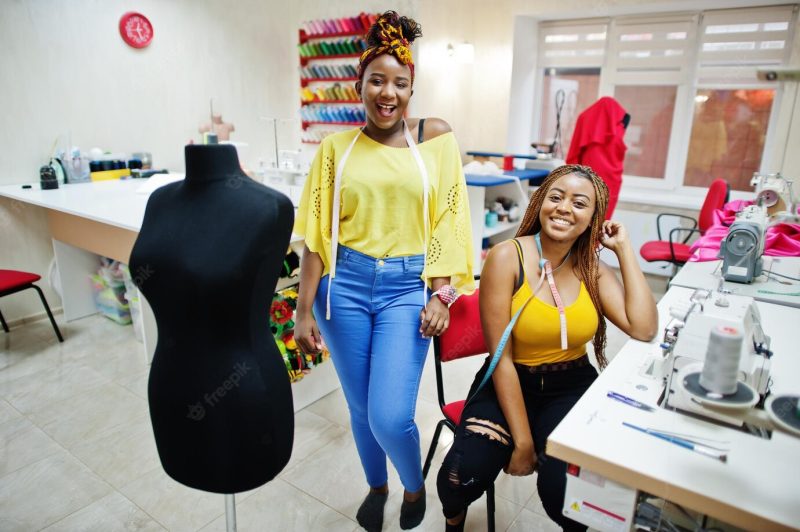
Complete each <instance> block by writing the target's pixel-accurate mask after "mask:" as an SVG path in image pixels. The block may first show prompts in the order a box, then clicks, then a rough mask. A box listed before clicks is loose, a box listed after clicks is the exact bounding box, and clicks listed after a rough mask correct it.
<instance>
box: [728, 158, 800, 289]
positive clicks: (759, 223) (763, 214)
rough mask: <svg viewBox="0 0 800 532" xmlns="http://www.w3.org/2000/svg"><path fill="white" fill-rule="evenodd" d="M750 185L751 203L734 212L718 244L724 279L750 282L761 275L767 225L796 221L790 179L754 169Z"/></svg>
mask: <svg viewBox="0 0 800 532" xmlns="http://www.w3.org/2000/svg"><path fill="white" fill-rule="evenodd" d="M750 185H751V186H753V187H755V189H756V201H755V204H754V205H750V206H748V207H746V208H744V209H743V210H742V211H741V212H738V213H736V221H734V222H733V224H731V226H730V229H729V230H728V234H727V236H726V237H725V240H723V241H722V244H721V245H720V248H719V258H721V259H722V276H723V278H724V279H725V280H726V281H733V282H737V283H752V282H753V280H754V279H755V278H756V277H758V276H759V275H761V267H762V258H761V256H762V255H763V254H764V242H765V240H766V234H767V229H768V228H769V227H770V226H772V225H775V224H779V223H784V222H791V223H798V222H800V216H798V214H797V203H796V202H795V200H794V196H793V194H792V181H790V180H788V179H786V178H785V177H783V176H782V175H781V174H779V173H778V174H758V173H756V174H753V178H752V179H751V180H750Z"/></svg>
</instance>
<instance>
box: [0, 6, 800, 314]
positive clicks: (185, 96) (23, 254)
mask: <svg viewBox="0 0 800 532" xmlns="http://www.w3.org/2000/svg"><path fill="white" fill-rule="evenodd" d="M0 1H2V7H0V13H1V14H0V101H2V102H3V104H4V107H5V108H4V121H3V123H4V126H5V127H3V128H0V184H11V183H22V182H29V181H32V180H36V179H37V177H38V169H39V166H41V165H42V164H43V163H44V162H46V160H47V157H48V155H49V152H50V147H51V146H52V144H53V140H54V139H55V138H56V137H57V136H59V135H61V136H62V138H63V137H66V136H69V137H70V138H71V142H72V144H74V145H78V146H81V147H82V148H87V147H92V146H100V147H103V148H105V149H109V150H113V151H123V152H131V151H138V150H146V151H150V152H151V153H152V154H153V160H154V163H155V165H156V166H160V167H167V168H170V169H173V170H181V169H182V168H183V145H184V144H185V143H186V142H187V141H188V140H189V139H190V138H196V137H197V136H198V134H197V126H198V125H199V124H200V123H203V122H205V121H207V117H208V100H209V98H213V99H214V102H215V110H216V111H218V112H220V113H222V115H223V117H224V119H225V120H226V121H228V122H233V123H234V124H235V125H236V132H235V133H234V134H233V137H232V138H233V140H238V141H246V142H249V143H250V146H249V148H248V149H247V151H246V152H245V153H244V155H243V162H244V163H245V164H248V165H251V166H252V165H255V163H256V161H257V160H258V158H259V157H265V158H270V157H271V153H272V150H273V148H272V146H273V137H272V131H271V127H270V126H269V124H267V123H265V122H263V121H261V120H260V119H259V117H262V116H269V117H283V118H296V117H297V112H298V108H299V97H298V96H299V75H298V71H297V70H298V59H297V50H296V45H297V29H298V27H299V25H300V23H301V21H303V20H307V19H318V18H327V17H336V16H352V15H355V14H357V12H359V11H362V10H364V11H374V12H379V11H383V10H386V9H396V10H398V11H399V12H401V13H403V14H408V15H410V16H412V17H414V18H416V19H417V20H418V21H419V22H420V23H421V24H422V27H423V33H424V36H423V38H422V39H421V40H420V41H419V46H418V47H417V58H416V61H417V69H418V70H417V82H416V84H415V89H414V90H415V93H414V97H413V98H412V103H411V108H410V114H411V115H412V116H438V117H441V118H444V119H445V120H447V121H448V122H450V124H451V125H452V127H453V129H454V131H455V133H456V136H457V137H458V140H459V144H460V145H461V149H462V150H463V151H466V150H469V149H483V150H500V151H503V150H506V149H512V148H513V149H521V148H522V147H525V146H526V145H527V142H528V141H529V139H527V138H522V136H523V135H522V133H520V132H524V131H525V128H526V127H527V128H528V129H530V117H531V116H532V106H533V94H529V89H525V90H524V91H519V90H518V89H517V87H518V83H517V82H518V81H519V82H520V83H523V85H525V84H527V85H526V86H527V87H530V86H531V85H530V84H531V83H532V81H531V79H529V78H528V77H526V75H525V74H524V73H523V75H521V76H518V75H517V74H518V71H517V70H515V67H514V65H515V64H517V66H518V67H519V65H524V64H528V63H530V59H531V58H530V57H525V56H524V54H525V51H524V50H522V51H521V52H520V54H521V55H520V56H519V57H516V58H514V57H513V51H514V45H515V39H517V43H524V42H526V41H530V35H525V34H524V33H523V32H525V28H530V27H531V24H532V23H533V24H535V21H536V20H538V19H548V18H549V19H552V18H578V17H591V16H603V15H618V14H622V13H632V12H642V11H655V12H659V11H668V10H680V9H684V10H696V9H708V8H718V7H726V6H729V7H739V6H743V5H755V4H762V5H763V4H769V3H777V2H764V1H759V2H745V1H733V2H731V1H716V0H714V1H709V0H697V1H693V0H680V1H673V2H652V1H648V0H614V1H613V2H609V1H596V2H586V1H583V0H561V1H559V2H551V1H545V0H495V1H493V2H486V1H484V0H436V1H433V0H399V1H394V2H389V1H378V0H364V1H362V2H358V3H353V2H350V1H346V0H295V1H289V2H285V1H277V0H269V1H263V0H237V1H235V2H234V1H223V0H169V1H166V0H160V1H158V0H140V1H136V2H134V1H133V0H113V1H112V0H106V1H103V0H70V1H69V2H63V1H56V0H0ZM129 10H135V11H139V12H141V13H143V14H145V15H146V16H147V17H148V18H149V19H150V21H151V22H152V23H153V26H154V30H155V38H154V40H153V43H152V44H151V45H150V46H149V47H148V48H146V49H144V50H139V51H137V50H134V49H132V48H129V47H127V46H126V45H125V44H124V43H123V42H122V40H121V39H120V37H119V34H118V31H117V25H118V21H119V17H120V16H121V15H122V14H123V13H124V12H126V11H129ZM519 16H524V17H526V18H525V19H523V20H522V22H520V20H518V21H517V23H516V26H515V17H519ZM515 32H517V35H516V37H515ZM463 41H469V42H470V43H472V44H474V46H475V61H474V63H473V64H471V65H458V64H455V63H454V62H452V61H451V60H449V59H448V57H447V56H446V52H445V49H446V46H447V43H451V42H452V43H453V44H457V43H459V42H463ZM798 43H800V39H796V42H795V45H796V46H797V45H798ZM530 53H531V54H534V53H535V50H531V51H530ZM512 71H514V85H513V87H512ZM795 97H797V96H795ZM526 105H527V106H528V107H527V108H526V107H525V106H526ZM798 115H800V103H798V104H797V105H796V106H795V112H794V117H793V122H792V126H791V133H790V135H791V138H792V139H794V141H791V142H793V143H791V144H790V145H797V144H798V142H800V118H798ZM299 131H300V129H299V121H297V122H293V123H284V124H282V128H281V132H280V134H279V142H280V146H281V148H284V149H296V148H299V147H300V143H299ZM509 133H511V135H510V136H509ZM794 152H796V150H790V151H789V153H787V157H786V160H785V162H784V167H783V170H784V172H785V173H787V175H792V176H797V177H800V175H799V174H800V172H798V171H797V170H798V169H800V160H798V157H800V156H798V155H797V154H796V153H794ZM51 256H52V249H51V247H50V241H49V237H48V233H47V230H46V223H45V219H44V215H43V213H42V212H41V211H40V210H39V209H36V208H33V207H24V206H22V205H20V204H15V203H12V202H9V201H7V200H3V199H0V267H5V268H19V269H27V270H31V271H37V272H40V273H43V272H45V271H46V269H47V265H48V262H49V259H50V257H51ZM48 297H50V298H51V300H52V301H53V303H54V306H58V300H57V298H56V297H55V296H54V295H53V294H51V293H49V294H48ZM23 300H24V301H23ZM0 305H2V308H3V309H4V311H5V314H6V316H8V317H9V318H10V319H15V318H18V317H20V316H25V315H28V314H33V313H36V312H39V306H38V303H37V302H35V301H31V302H30V303H29V302H28V301H27V298H26V297H25V296H13V297H11V298H5V299H3V300H0Z"/></svg>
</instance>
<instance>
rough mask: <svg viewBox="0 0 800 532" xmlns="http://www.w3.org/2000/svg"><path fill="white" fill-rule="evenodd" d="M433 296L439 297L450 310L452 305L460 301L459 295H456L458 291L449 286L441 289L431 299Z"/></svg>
mask: <svg viewBox="0 0 800 532" xmlns="http://www.w3.org/2000/svg"><path fill="white" fill-rule="evenodd" d="M433 296H436V297H438V298H439V301H441V302H442V303H444V304H445V305H446V306H447V307H448V308H449V307H450V305H452V304H453V303H455V301H456V299H458V294H457V293H456V289H455V288H453V287H452V286H451V285H449V284H446V285H443V286H441V287H439V289H438V290H437V291H435V292H434V293H433V294H431V297H433Z"/></svg>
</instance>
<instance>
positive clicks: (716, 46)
mask: <svg viewBox="0 0 800 532" xmlns="http://www.w3.org/2000/svg"><path fill="white" fill-rule="evenodd" d="M795 10H796V8H795V6H774V7H763V8H747V9H724V10H718V11H706V12H705V13H703V21H702V24H701V26H700V46H699V50H698V72H697V78H698V83H699V84H705V85H708V84H712V85H724V84H740V83H747V82H756V68H755V67H758V66H768V65H783V64H785V63H786V61H787V60H788V58H789V54H790V52H791V50H790V48H791V46H790V44H791V36H792V27H793V25H794V16H795Z"/></svg>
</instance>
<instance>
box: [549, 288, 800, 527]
mask: <svg viewBox="0 0 800 532" xmlns="http://www.w3.org/2000/svg"><path fill="white" fill-rule="evenodd" d="M691 293H692V290H691V289H688V288H681V287H673V288H670V290H669V291H668V292H667V294H666V295H665V296H664V297H663V298H662V300H661V301H660V302H659V305H658V307H659V335H658V337H657V338H656V340H654V341H653V342H651V343H644V342H638V341H635V340H630V341H629V342H628V343H627V344H625V346H624V347H623V348H622V350H621V351H620V352H619V354H618V355H617V356H616V357H615V358H614V359H613V361H612V362H611V364H610V365H609V366H608V368H606V370H605V371H603V372H602V373H601V374H600V376H599V377H598V379H597V381H595V383H594V384H593V385H592V386H591V387H590V389H589V390H588V391H587V392H586V393H585V394H584V395H583V397H582V398H581V399H580V401H578V403H577V404H576V405H575V407H574V408H573V409H572V410H571V411H570V413H569V414H568V415H567V417H566V418H565V419H564V420H563V421H562V422H561V423H560V424H559V425H558V427H556V429H555V430H554V431H553V433H552V434H551V435H550V438H549V439H548V447H547V449H548V453H550V454H553V455H554V456H557V457H558V458H561V459H563V460H566V461H567V462H570V463H574V464H577V465H579V466H581V467H586V468H588V469H590V470H591V471H594V472H595V473H598V474H600V475H603V476H605V477H607V478H609V479H611V480H614V481H616V482H619V483H621V484H624V485H627V486H631V487H634V488H637V489H640V490H643V491H646V492H648V493H652V494H654V495H657V496H660V497H663V498H665V499H667V500H671V501H674V502H676V503H677V504H681V505H685V506H687V507H689V508H692V509H695V510H698V511H701V512H705V513H708V514H709V515H712V516H716V517H719V518H721V519H723V520H724V521H727V522H730V523H732V524H734V525H737V526H742V527H744V528H747V529H761V530H765V529H768V528H775V527H776V525H783V526H784V527H796V526H797V525H798V524H800V487H798V486H800V484H798V478H800V438H795V437H792V436H789V435H787V434H784V433H780V432H777V431H776V432H773V434H772V439H770V440H766V439H762V438H758V437H756V436H752V435H750V434H747V433H745V432H743V431H741V430H735V429H732V428H728V427H725V426H721V425H717V424H713V423H711V422H708V421H705V420H702V419H699V418H694V417H690V416H687V415H685V414H682V413H679V412H675V411H671V410H665V409H662V408H660V407H659V408H657V409H656V411H654V412H647V411H643V410H639V409H637V408H634V407H631V406H628V405H626V404H623V403H620V402H618V401H614V400H612V399H610V398H608V397H606V394H607V393H608V392H609V391H614V392H617V393H620V394H623V395H626V396H628V397H632V398H634V399H636V400H638V401H641V402H643V403H646V404H650V405H652V406H655V405H656V400H657V398H658V396H659V395H660V393H661V389H662V386H661V383H660V382H659V381H658V380H655V379H653V378H652V377H650V376H647V375H645V374H644V372H645V370H646V368H647V367H648V366H649V358H650V357H651V355H653V354H655V353H660V348H659V347H658V344H659V342H660V341H661V336H662V331H663V328H664V326H665V325H666V322H667V321H668V319H669V312H668V311H669V305H670V304H671V303H675V302H676V301H680V300H688V297H689V295H690V294H691ZM758 308H759V312H760V313H761V317H762V319H763V328H764V332H765V333H766V334H768V335H770V336H771V337H772V348H773V351H774V353H775V355H774V356H773V358H772V375H773V388H772V389H773V391H775V392H780V393H784V394H785V393H792V394H798V393H800V356H798V353H797V348H796V346H797V343H798V342H797V340H798V337H800V334H798V332H796V331H798V324H800V309H794V308H791V307H785V306H778V305H773V304H768V303H760V302H759V303H758ZM623 421H625V422H628V423H632V424H634V425H639V426H642V427H647V428H651V429H657V430H662V431H669V432H674V433H680V434H686V435H691V436H693V437H694V438H695V439H698V438H709V439H713V440H721V441H725V442H729V443H728V444H726V446H727V447H729V448H730V452H729V453H728V461H727V463H723V462H720V461H718V460H714V459H711V458H708V457H706V456H703V455H701V454H699V453H695V452H692V451H691V450H688V449H684V448H682V447H679V446H677V445H674V444H672V443H669V442H665V441H663V440H660V439H658V438H654V437H652V436H651V435H648V434H642V433H639V432H637V431H635V430H633V429H630V428H628V427H625V426H623V425H622V422H623Z"/></svg>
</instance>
